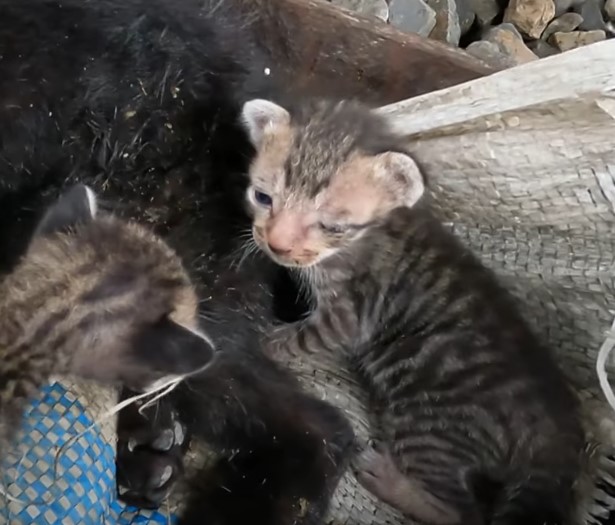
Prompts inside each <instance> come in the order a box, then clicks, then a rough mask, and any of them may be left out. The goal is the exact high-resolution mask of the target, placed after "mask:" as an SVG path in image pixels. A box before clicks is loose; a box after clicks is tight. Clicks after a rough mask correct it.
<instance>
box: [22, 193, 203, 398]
mask: <svg viewBox="0 0 615 525" xmlns="http://www.w3.org/2000/svg"><path fill="white" fill-rule="evenodd" d="M15 275H16V280H15V281H14V282H13V283H12V289H13V290H15V291H14V293H15V294H20V293H21V294H23V297H24V298H25V297H26V296H27V295H28V293H30V292H31V291H32V289H31V288H30V287H29V283H32V282H36V283H38V284H37V285H36V290H37V292H36V293H37V294H38V295H39V296H41V301H42V299H43V298H44V301H45V302H44V303H43V302H41V308H44V309H46V310H47V315H48V316H49V318H50V319H52V320H53V328H51V326H48V327H47V329H46V330H47V331H46V332H45V331H43V332H41V337H47V338H48V340H49V343H47V341H45V343H43V346H45V347H47V346H51V345H56V346H61V347H62V348H65V349H67V350H68V352H69V353H70V357H69V364H68V368H69V370H68V371H69V372H72V373H75V374H78V375H80V376H82V377H86V378H92V379H96V380H99V381H104V382H112V383H114V382H122V383H124V384H126V385H128V386H130V387H132V388H133V389H137V390H142V389H146V388H148V387H150V386H151V385H152V384H154V383H158V382H160V381H165V380H167V379H172V378H173V377H176V376H183V375H185V374H187V373H190V372H194V371H196V370H199V369H202V368H203V367H204V366H206V365H207V364H209V363H210V362H211V361H212V359H213V356H214V347H213V344H212V343H211V341H210V340H209V339H208V338H207V336H205V335H204V334H202V333H200V332H199V330H198V323H197V320H198V313H197V308H198V300H197V297H196V294H195V291H194V289H193V287H192V285H191V282H190V279H189V278H188V275H187V273H186V271H185V270H184V268H183V266H182V263H181V261H180V259H179V257H178V256H177V255H176V254H175V253H174V251H173V250H171V248H169V247H168V246H167V245H166V244H165V243H164V242H163V241H162V240H161V239H160V238H158V237H157V236H155V235H154V234H152V233H151V232H150V231H148V230H147V229H145V228H142V227H140V226H138V225H136V224H133V223H129V222H125V221H122V220H119V219H117V218H115V217H112V216H110V215H105V214H99V213H98V212H97V205H96V197H95V195H94V193H93V192H92V191H91V190H90V189H89V188H87V187H86V186H83V185H78V186H74V187H73V188H72V189H70V190H69V191H67V192H66V193H64V194H63V195H62V196H61V197H60V199H59V200H58V201H57V202H56V203H55V204H54V205H53V206H51V207H50V209H49V210H48V211H47V213H46V214H45V215H44V217H43V219H42V220H41V222H40V224H39V226H38V229H37V230H36V232H35V234H34V236H33V239H32V241H31V243H30V246H29V248H28V251H27V252H26V254H25V256H24V258H23V260H22V261H21V263H20V264H19V266H18V268H17V270H16V272H15ZM33 337H36V334H35V335H34V336H33ZM65 353H66V352H65Z"/></svg>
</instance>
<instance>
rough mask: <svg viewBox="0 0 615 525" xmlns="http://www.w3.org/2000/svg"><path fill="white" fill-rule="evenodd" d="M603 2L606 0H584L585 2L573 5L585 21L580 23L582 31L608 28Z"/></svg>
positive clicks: (574, 9)
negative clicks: (603, 16) (604, 16)
mask: <svg viewBox="0 0 615 525" xmlns="http://www.w3.org/2000/svg"><path fill="white" fill-rule="evenodd" d="M603 4H604V0H583V2H580V3H578V4H575V5H573V6H572V10H573V11H574V12H575V13H579V14H580V15H581V16H582V17H583V22H582V23H581V25H579V29H580V30H581V31H592V30H594V29H606V24H605V22H604V19H603V18H602V5H603Z"/></svg>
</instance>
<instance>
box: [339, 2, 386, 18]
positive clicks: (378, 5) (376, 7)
mask: <svg viewBox="0 0 615 525" xmlns="http://www.w3.org/2000/svg"><path fill="white" fill-rule="evenodd" d="M330 1H331V3H332V4H333V5H336V6H338V7H343V8H344V9H349V10H350V11H355V12H357V13H360V14H362V15H366V16H375V17H377V18H380V19H381V20H384V21H385V22H386V21H387V20H388V19H389V6H388V5H387V3H386V0H330Z"/></svg>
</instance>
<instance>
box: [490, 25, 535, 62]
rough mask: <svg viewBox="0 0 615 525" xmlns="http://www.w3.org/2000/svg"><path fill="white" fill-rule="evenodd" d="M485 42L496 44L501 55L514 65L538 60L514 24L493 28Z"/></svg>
mask: <svg viewBox="0 0 615 525" xmlns="http://www.w3.org/2000/svg"><path fill="white" fill-rule="evenodd" d="M484 40H486V41H488V42H491V43H492V44H495V45H496V46H497V47H498V49H499V50H500V52H501V53H503V54H504V55H506V57H508V59H509V60H508V62H509V63H510V64H512V65H515V66H517V65H519V64H525V63H526V62H532V61H533V60H538V57H537V56H536V55H535V54H534V53H532V52H531V51H530V50H529V49H528V47H527V46H526V45H525V43H524V42H523V37H522V36H521V34H520V33H519V31H517V28H516V27H515V26H514V25H512V24H500V25H499V26H496V27H493V28H491V29H490V30H489V31H487V33H486V34H485V36H484Z"/></svg>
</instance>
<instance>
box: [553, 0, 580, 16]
mask: <svg viewBox="0 0 615 525" xmlns="http://www.w3.org/2000/svg"><path fill="white" fill-rule="evenodd" d="M553 3H554V4H555V16H556V17H557V16H562V15H563V14H564V13H567V12H568V11H569V10H570V9H571V8H572V4H574V3H576V2H575V0H554V2H553Z"/></svg>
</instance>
